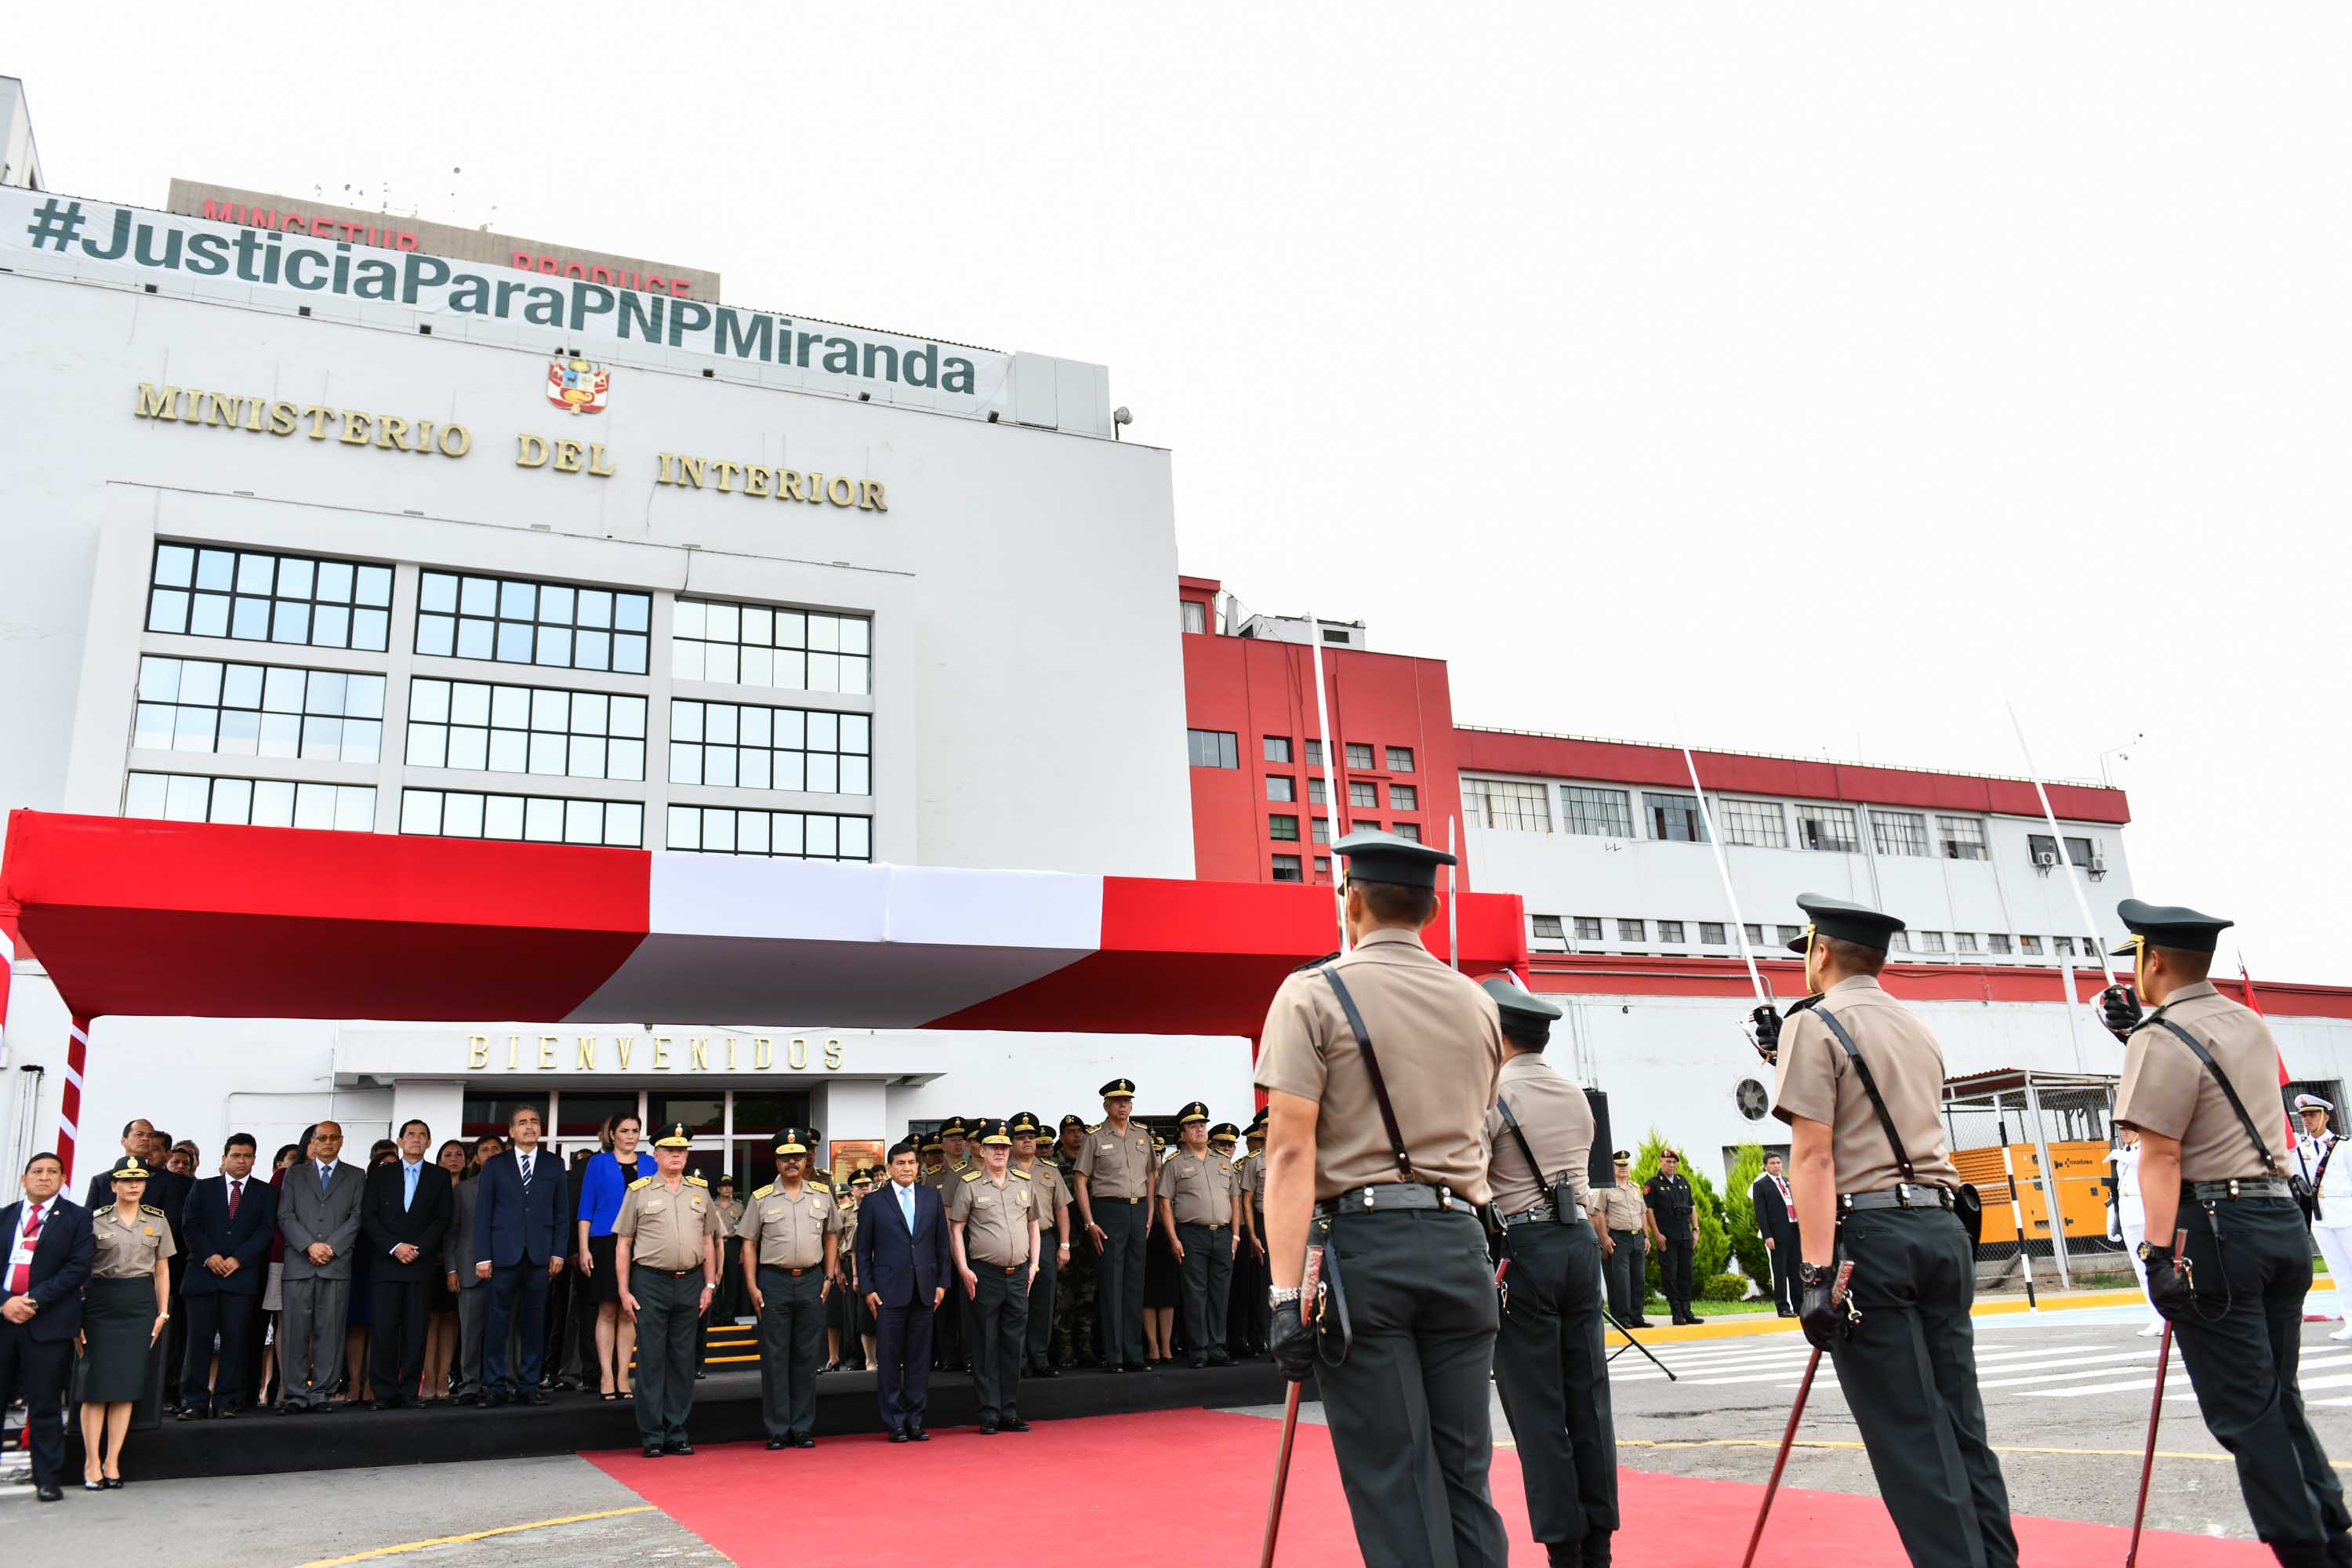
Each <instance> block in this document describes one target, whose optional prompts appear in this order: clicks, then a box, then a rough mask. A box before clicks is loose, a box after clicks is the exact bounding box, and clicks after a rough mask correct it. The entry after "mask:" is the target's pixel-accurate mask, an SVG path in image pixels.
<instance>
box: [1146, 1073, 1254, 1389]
mask: <svg viewBox="0 0 2352 1568" xmlns="http://www.w3.org/2000/svg"><path fill="white" fill-rule="evenodd" d="M1176 1126H1177V1134H1178V1136H1179V1137H1180V1138H1181V1140H1182V1145H1181V1147H1180V1148H1179V1149H1178V1150H1177V1151H1176V1152H1175V1153H1173V1154H1171V1156H1169V1159H1168V1163H1166V1164H1164V1165H1162V1166H1160V1183H1159V1188H1158V1192H1159V1204H1158V1207H1159V1210H1160V1226H1161V1228H1162V1229H1163V1230H1164V1231H1165V1232H1166V1234H1167V1237H1168V1239H1169V1243H1170V1245H1171V1247H1172V1248H1173V1249H1174V1251H1175V1254H1176V1266H1177V1267H1178V1268H1181V1269H1182V1270H1183V1271H1184V1273H1183V1295H1182V1298H1181V1299H1182V1301H1183V1304H1184V1345H1185V1348H1186V1349H1187V1350H1189V1351H1190V1352H1192V1364H1193V1365H1194V1366H1196V1367H1202V1366H1231V1365H1233V1363H1234V1358H1233V1357H1232V1356H1230V1355H1228V1354H1227V1353H1225V1310H1226V1308H1227V1306H1228V1305H1230V1303H1231V1299H1232V1295H1233V1288H1234V1253H1235V1252H1237V1251H1239V1250H1240V1248H1241V1237H1242V1233H1241V1195H1240V1194H1241V1184H1240V1183H1239V1182H1238V1181H1236V1180H1235V1178H1234V1163H1233V1161H1231V1160H1230V1159H1228V1158H1226V1157H1225V1156H1224V1155H1223V1154H1220V1153H1218V1152H1216V1151H1215V1150H1213V1149H1212V1148H1210V1147H1209V1108H1208V1106H1207V1104H1206V1103H1205V1102H1203V1101H1201V1100H1194V1101H1192V1103H1191V1104H1190V1105H1187V1106H1186V1107H1184V1109H1183V1110H1180V1111H1178V1112H1177V1113H1176Z"/></svg>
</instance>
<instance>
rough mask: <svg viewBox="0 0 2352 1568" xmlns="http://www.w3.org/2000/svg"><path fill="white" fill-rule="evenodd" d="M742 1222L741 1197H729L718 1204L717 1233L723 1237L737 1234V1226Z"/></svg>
mask: <svg viewBox="0 0 2352 1568" xmlns="http://www.w3.org/2000/svg"><path fill="white" fill-rule="evenodd" d="M742 1223H743V1200H742V1199H741V1198H729V1199H728V1200H727V1201H726V1202H725V1203H723V1204H720V1205H719V1235H721V1236H724V1237H733V1236H736V1235H738V1234H739V1231H738V1229H737V1227H738V1226H740V1225H742Z"/></svg>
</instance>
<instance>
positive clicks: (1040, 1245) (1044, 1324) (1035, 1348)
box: [1021, 1230, 1062, 1373]
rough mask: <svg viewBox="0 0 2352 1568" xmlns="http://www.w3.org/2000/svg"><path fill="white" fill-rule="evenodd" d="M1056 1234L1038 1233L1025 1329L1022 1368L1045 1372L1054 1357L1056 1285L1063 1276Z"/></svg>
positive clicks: (1043, 1231)
mask: <svg viewBox="0 0 2352 1568" xmlns="http://www.w3.org/2000/svg"><path fill="white" fill-rule="evenodd" d="M1061 1275H1062V1268H1061V1264H1060V1262H1059V1252H1058V1249H1057V1247H1056V1244H1055V1240H1054V1233H1053V1232H1052V1231H1050V1230H1041V1231H1039V1232H1038V1233H1037V1278H1036V1279H1032V1280H1031V1281H1030V1282H1029V1325H1028V1327H1027V1328H1026V1329H1024V1330H1023V1336H1024V1337H1023V1341H1022V1346H1021V1370H1022V1371H1024V1372H1026V1373H1043V1372H1044V1371H1045V1369H1046V1367H1047V1366H1049V1365H1051V1364H1052V1363H1053V1359H1054V1286H1055V1281H1056V1280H1058V1279H1060V1278H1061Z"/></svg>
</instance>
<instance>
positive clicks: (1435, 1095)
mask: <svg viewBox="0 0 2352 1568" xmlns="http://www.w3.org/2000/svg"><path fill="white" fill-rule="evenodd" d="M1333 962H1334V963H1336V965H1337V966H1338V968H1339V977H1340V979H1342V980H1344V981H1345V982H1347V985H1348V990H1349V994H1351V995H1353V996H1354V997H1355V999H1356V1006H1357V1008H1358V1010H1359V1011H1360V1012H1361V1013H1362V1014H1363V1016H1364V1028H1365V1030H1366V1032H1367V1033H1369V1034H1370V1036H1371V1037H1372V1049H1373V1050H1374V1051H1375V1052H1377V1053H1378V1054H1379V1056H1380V1059H1381V1074H1382V1076H1383V1077H1384V1078H1385V1079H1387V1081H1388V1089H1389V1100H1390V1102H1391V1104H1392V1105H1393V1106H1394V1107H1395V1109H1396V1115H1397V1127H1398V1131H1400V1132H1401V1133H1402V1136H1403V1138H1404V1143H1405V1152H1407V1153H1409V1154H1411V1155H1412V1168H1413V1172H1414V1174H1415V1175H1416V1176H1418V1177H1419V1178H1420V1179H1422V1180H1423V1181H1427V1182H1443V1183H1444V1184H1445V1185H1447V1186H1448V1187H1451V1188H1452V1189H1453V1190H1454V1192H1455V1193H1457V1194H1460V1195H1461V1196H1463V1197H1465V1198H1468V1199H1469V1200H1470V1201H1471V1202H1473V1203H1484V1202H1486V1113H1487V1112H1488V1111H1489V1110H1493V1109H1494V1105H1495V1082H1496V1075H1497V1074H1499V1073H1500V1072H1501V1070H1502V1066H1503V1029H1502V1025H1501V1024H1500V1023H1499V1022H1498V1021H1497V1019H1496V1013H1495V1002H1494V998H1492V997H1490V996H1488V995H1487V994H1486V993H1485V992H1484V991H1481V990H1480V989H1479V988H1478V986H1477V985H1476V984H1475V983H1474V982H1472V981H1470V980H1468V979H1465V977H1464V976H1462V975H1460V974H1457V973H1454V970H1453V969H1451V968H1449V967H1448V966H1447V965H1446V964H1445V963H1443V962H1441V961H1440V960H1439V959H1437V958H1436V957H1435V956H1434V955H1433V954H1432V953H1431V952H1430V951H1429V950H1428V949H1427V948H1425V947H1423V946H1422V944H1421V938H1420V937H1419V936H1418V935H1416V934H1415V933H1413V932H1412V931H1403V930H1400V929H1393V928H1391V929H1389V930H1383V931H1374V932H1372V933H1371V934H1370V936H1368V937H1366V938H1365V939H1364V941H1363V942H1362V944H1361V945H1360V946H1359V947H1358V948H1357V949H1356V950H1355V951H1354V952H1350V953H1349V954H1348V955H1347V956H1346V957H1344V958H1339V959H1337V960H1334V961H1333ZM1261 1038H1262V1039H1263V1041H1264V1046H1263V1048H1262V1049H1261V1050H1260V1051H1259V1053H1258V1058H1257V1086H1258V1087H1259V1088H1260V1089H1268V1090H1279V1091H1280V1092H1282V1093H1284V1094H1295V1095H1297V1096H1299V1097H1300V1098H1301V1099H1305V1100H1316V1101H1318V1102H1319V1103H1320V1105H1321V1107H1322V1110H1321V1113H1320V1115H1319V1116H1318V1119H1317V1121H1316V1130H1315V1196H1316V1198H1317V1199H1318V1201H1320V1200H1324V1199H1329V1198H1336V1197H1338V1196H1339V1194H1342V1193H1344V1192H1348V1191H1349V1190H1350V1189H1352V1188H1355V1187H1361V1186H1368V1185H1370V1184H1373V1183H1376V1182H1393V1181H1396V1180H1399V1179H1400V1178H1399V1176H1398V1173H1397V1168H1396V1161H1395V1159H1394V1158H1393V1157H1392V1156H1391V1153H1390V1152H1389V1139H1388V1132H1387V1131H1386V1130H1385V1128H1384V1127H1383V1126H1382V1124H1381V1109H1380V1102H1379V1100H1377V1099H1376V1098H1375V1097H1374V1096H1373V1094H1372V1080H1371V1077H1370V1074H1368V1073H1367V1072H1365V1070H1364V1063H1363V1054H1362V1053H1361V1052H1360V1051H1359V1050H1358V1049H1357V1048H1356V1037H1355V1035H1354V1033H1353V1032H1352V1031H1351V1030H1349V1027H1348V1018H1347V1015H1346V1014H1345V1013H1343V1012H1341V1011H1340V1008H1339V996H1338V994H1336V993H1334V992H1333V991H1332V989H1331V983H1330V982H1329V981H1328V980H1326V979H1324V978H1323V976H1322V975H1321V974H1320V973H1317V972H1316V971H1315V970H1312V969H1309V970H1304V971H1301V972H1300V973H1296V974H1293V975H1291V976H1290V977H1289V978H1288V979H1286V980H1285V981H1284V982H1283V983H1282V989H1280V990H1279V991H1276V993H1275V994H1274V1005H1273V1007H1272V1008H1270V1009H1269V1010H1268V1011H1267V1013H1266V1016H1265V1032H1264V1034H1263V1035H1262V1036H1261Z"/></svg>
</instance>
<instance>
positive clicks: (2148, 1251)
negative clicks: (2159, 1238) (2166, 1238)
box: [2139, 1241, 2172, 1263]
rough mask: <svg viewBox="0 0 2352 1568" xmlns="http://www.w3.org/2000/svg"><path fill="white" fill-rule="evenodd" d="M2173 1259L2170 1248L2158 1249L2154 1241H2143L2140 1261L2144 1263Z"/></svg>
mask: <svg viewBox="0 0 2352 1568" xmlns="http://www.w3.org/2000/svg"><path fill="white" fill-rule="evenodd" d="M2171 1257H2172V1248H2170V1247H2158V1246H2157V1244H2156V1243H2154V1242H2152V1241H2143V1242H2141V1243H2140V1244H2139V1260H2140V1261H2141V1262H2142V1263H2157V1262H2161V1261H2168V1260H2169V1259H2170V1258H2171Z"/></svg>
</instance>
